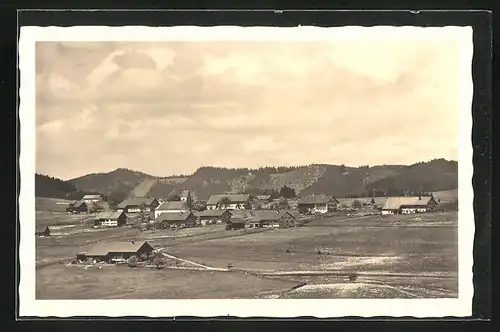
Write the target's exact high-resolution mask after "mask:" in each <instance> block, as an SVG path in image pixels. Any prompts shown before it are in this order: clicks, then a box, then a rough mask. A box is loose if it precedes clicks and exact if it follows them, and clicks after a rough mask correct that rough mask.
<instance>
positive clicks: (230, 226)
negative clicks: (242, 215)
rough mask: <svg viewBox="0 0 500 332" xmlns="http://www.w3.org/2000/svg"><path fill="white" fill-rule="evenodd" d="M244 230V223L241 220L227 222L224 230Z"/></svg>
mask: <svg viewBox="0 0 500 332" xmlns="http://www.w3.org/2000/svg"><path fill="white" fill-rule="evenodd" d="M243 228H245V222H244V221H242V220H235V221H228V222H227V224H226V230H227V231H230V230H236V229H243Z"/></svg>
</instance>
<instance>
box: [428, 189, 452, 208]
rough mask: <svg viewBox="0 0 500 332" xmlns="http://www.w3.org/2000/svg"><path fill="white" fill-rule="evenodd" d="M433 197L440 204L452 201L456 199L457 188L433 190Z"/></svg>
mask: <svg viewBox="0 0 500 332" xmlns="http://www.w3.org/2000/svg"><path fill="white" fill-rule="evenodd" d="M432 195H434V199H435V200H436V201H439V202H440V203H441V204H444V203H453V202H455V201H456V200H457V199H458V189H452V190H445V191H436V192H433V193H432Z"/></svg>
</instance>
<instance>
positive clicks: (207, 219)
mask: <svg viewBox="0 0 500 332" xmlns="http://www.w3.org/2000/svg"><path fill="white" fill-rule="evenodd" d="M193 214H194V215H195V217H196V218H198V222H199V223H200V224H201V225H203V226H205V225H211V224H221V223H226V224H227V223H229V222H230V221H231V212H229V210H205V211H195V212H193Z"/></svg>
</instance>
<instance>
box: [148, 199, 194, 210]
mask: <svg viewBox="0 0 500 332" xmlns="http://www.w3.org/2000/svg"><path fill="white" fill-rule="evenodd" d="M186 209H187V206H186V202H182V201H173V202H163V203H162V204H161V205H160V206H158V207H157V208H156V210H186Z"/></svg>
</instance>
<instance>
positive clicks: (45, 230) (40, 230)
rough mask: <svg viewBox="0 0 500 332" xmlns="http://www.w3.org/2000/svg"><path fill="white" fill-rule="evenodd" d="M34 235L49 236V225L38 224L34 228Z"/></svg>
mask: <svg viewBox="0 0 500 332" xmlns="http://www.w3.org/2000/svg"><path fill="white" fill-rule="evenodd" d="M35 235H36V236H50V228H49V226H39V227H37V228H36V230H35Z"/></svg>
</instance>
